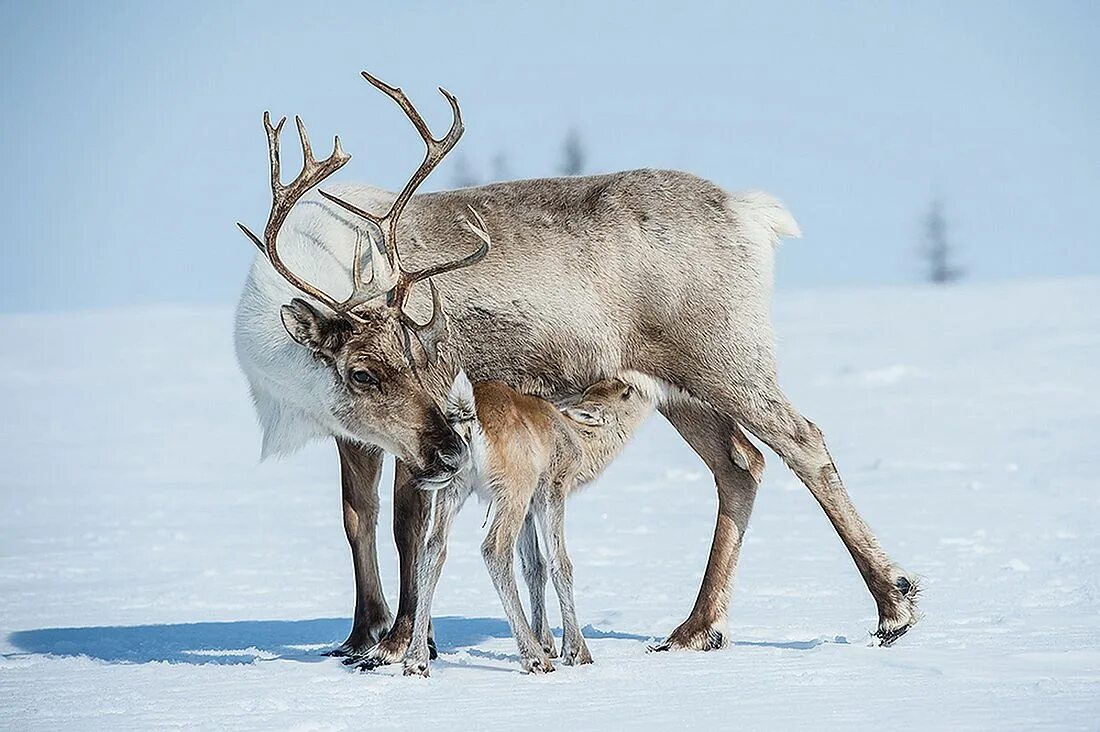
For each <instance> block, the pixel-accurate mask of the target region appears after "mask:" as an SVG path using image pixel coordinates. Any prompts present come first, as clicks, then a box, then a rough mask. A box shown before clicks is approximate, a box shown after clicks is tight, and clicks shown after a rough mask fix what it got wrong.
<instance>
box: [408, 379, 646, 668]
mask: <svg viewBox="0 0 1100 732" xmlns="http://www.w3.org/2000/svg"><path fill="white" fill-rule="evenodd" d="M653 391H654V390H653V389H652V388H651V386H650V385H649V384H645V383H638V384H632V383H628V382H627V381H624V380H620V379H610V380H607V381H601V382H599V383H597V384H594V385H592V386H590V387H589V388H588V389H587V390H586V391H585V393H584V395H583V397H582V398H581V400H580V402H579V403H578V404H576V405H574V406H571V407H568V408H565V409H560V410H559V409H558V408H557V407H555V406H554V405H553V404H551V403H550V402H548V401H546V400H545V399H540V398H538V397H533V396H528V395H525V394H521V393H519V392H517V391H515V390H513V389H511V388H510V387H508V386H506V385H504V384H503V383H500V382H495V381H489V382H481V383H478V384H477V385H471V384H470V381H469V379H467V377H466V375H465V373H459V375H458V377H457V378H456V379H455V382H454V385H453V386H452V388H451V392H450V395H449V397H448V399H447V408H446V415H447V419H448V421H449V422H450V423H451V424H452V426H453V427H454V428H455V431H456V432H458V433H459V435H460V436H461V437H462V438H463V440H464V441H465V448H464V452H465V454H464V455H461V456H458V459H457V460H454V461H453V462H454V463H455V464H458V465H460V467H459V469H458V471H457V473H455V474H454V475H453V476H451V477H449V478H447V479H446V480H444V481H441V482H440V481H436V482H432V481H422V482H421V483H420V486H421V488H423V489H424V490H431V491H434V496H433V500H432V525H431V529H430V530H429V533H428V539H427V545H426V548H425V550H424V551H423V552H421V555H420V558H419V560H418V564H417V572H416V582H417V603H416V615H415V622H414V625H413V636H412V643H411V645H410V647H409V652H408V655H407V656H406V657H405V674H406V675H422V676H427V675H428V654H429V649H428V623H429V621H430V616H431V607H432V596H433V595H434V593H435V588H436V584H437V583H438V581H439V575H440V573H441V571H442V569H443V562H444V560H445V558H446V553H447V537H448V535H449V533H450V530H451V525H452V522H453V520H454V517H455V516H456V515H457V514H458V511H459V510H460V509H461V508H462V505H463V504H464V503H465V502H466V499H467V498H469V496H470V494H471V493H475V492H476V493H477V494H478V495H479V496H480V497H481V498H483V499H484V500H487V501H489V502H490V506H491V509H490V510H493V511H494V513H493V519H492V524H491V526H490V528H489V532H488V534H487V535H486V537H485V541H484V543H483V544H482V545H481V552H482V555H483V556H484V558H485V564H486V566H487V567H488V569H489V575H490V576H491V577H492V580H493V585H494V586H495V587H496V590H497V593H498V594H499V595H500V599H501V602H502V603H503V605H504V612H505V614H506V615H507V616H508V624H509V625H510V626H511V629H512V635H513V636H515V639H516V643H517V645H518V646H519V652H520V656H521V663H522V664H523V667H524V668H525V669H526V670H527V671H530V672H532V673H545V672H549V671H553V670H554V667H553V665H552V663H551V662H550V659H551V658H552V657H554V656H555V651H554V639H553V636H552V635H551V633H550V625H549V623H548V622H547V619H546V607H545V589H546V562H545V559H544V557H543V555H542V552H541V550H540V548H539V543H538V535H537V532H536V528H535V523H536V522H537V523H538V526H539V529H540V530H541V532H542V536H543V540H544V541H545V543H546V545H547V546H546V548H547V552H548V554H549V560H550V561H549V565H550V576H551V577H552V579H553V582H554V589H555V591H556V592H557V595H558V600H559V601H560V603H561V615H562V626H563V638H562V659H563V661H564V662H565V663H566V664H569V665H574V664H583V663H591V662H592V656H591V654H590V653H589V652H588V647H587V646H586V645H585V642H584V636H583V635H582V634H581V631H580V625H579V624H578V623H577V615H576V610H575V608H574V602H573V565H572V563H571V562H570V561H569V554H568V553H567V552H566V549H565V527H564V522H565V500H566V498H568V497H569V495H570V494H571V493H572V492H573V491H575V490H577V489H578V488H579V487H581V486H583V485H585V484H587V483H589V482H591V481H592V480H593V479H595V478H596V477H597V476H598V475H599V474H600V473H602V472H603V470H604V468H606V467H607V465H608V464H609V463H610V462H611V460H612V459H613V458H614V457H615V456H616V455H617V454H618V453H619V451H620V450H621V449H622V448H623V446H624V445H625V444H626V442H627V440H629V439H630V436H631V435H632V434H633V433H634V431H635V429H637V427H638V426H639V425H640V424H641V423H642V421H643V420H644V419H645V418H646V416H647V415H648V414H649V413H650V412H652V411H653V408H654V406H655V405H656V396H655V394H654V393H653ZM517 539H518V541H519V554H520V562H521V564H522V567H523V575H524V579H525V580H526V582H527V585H528V589H529V591H530V593H531V622H530V623H528V622H527V618H526V617H525V616H524V614H523V607H522V606H521V604H520V599H519V591H518V589H517V587H516V578H515V573H514V571H513V567H514V564H513V556H514V552H515V549H516V542H517Z"/></svg>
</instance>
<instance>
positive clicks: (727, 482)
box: [655, 400, 764, 651]
mask: <svg viewBox="0 0 1100 732" xmlns="http://www.w3.org/2000/svg"><path fill="white" fill-rule="evenodd" d="M661 413H662V414H664V416H665V417H666V418H667V419H668V420H669V422H671V423H672V426H673V427H675V428H676V430H677V431H678V432H679V433H680V435H681V436H682V437H683V438H684V439H685V440H686V441H687V442H688V444H689V445H691V447H692V449H693V450H695V452H696V453H698V455H699V457H701V458H702V459H703V462H704V463H706V465H707V467H708V468H710V470H711V472H712V473H713V474H714V482H715V486H716V487H717V489H718V517H717V519H716V523H715V526H714V539H713V540H712V542H711V547H710V557H709V558H708V560H707V568H706V572H705V573H704V575H703V584H702V585H701V586H700V588H699V595H698V597H696V599H695V606H694V607H693V608H692V610H691V614H690V615H688V618H687V620H685V621H684V622H683V623H681V624H680V626H679V627H678V628H676V630H674V631H672V634H671V635H669V636H668V638H667V639H666V640H665V641H664V642H663V643H660V644H659V645H657V646H655V650H659V651H665V650H669V649H674V648H677V649H691V650H697V651H707V650H711V649H714V648H720V647H722V646H723V645H725V643H726V641H727V628H726V618H727V614H728V612H729V601H730V593H731V588H732V584H733V576H734V573H735V572H736V570H737V560H738V559H739V557H740V555H741V542H742V540H743V539H744V537H745V529H746V528H747V527H748V523H749V516H750V514H751V513H752V506H753V502H754V501H755V500H756V489H757V486H758V485H759V484H760V479H761V477H762V475H763V472H764V456H763V455H761V454H760V451H759V450H757V449H756V448H755V447H754V446H753V445H752V443H751V442H749V440H748V439H747V438H746V437H745V435H744V433H743V432H741V430H740V429H739V428H738V426H737V424H736V423H735V422H734V421H733V420H732V419H730V418H728V417H724V416H722V415H720V414H718V413H717V412H716V411H714V410H713V409H710V408H709V407H707V406H706V405H703V404H701V403H699V402H695V401H684V400H679V401H675V402H670V403H668V404H665V405H663V406H662V407H661Z"/></svg>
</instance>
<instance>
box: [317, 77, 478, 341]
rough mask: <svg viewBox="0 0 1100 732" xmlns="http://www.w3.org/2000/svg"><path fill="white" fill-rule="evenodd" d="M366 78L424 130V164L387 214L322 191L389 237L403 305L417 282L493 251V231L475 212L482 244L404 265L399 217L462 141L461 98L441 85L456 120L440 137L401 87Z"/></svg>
mask: <svg viewBox="0 0 1100 732" xmlns="http://www.w3.org/2000/svg"><path fill="white" fill-rule="evenodd" d="M363 78H364V79H366V80H367V81H368V82H370V83H371V85H372V86H374V87H375V88H376V89H378V90H380V91H381V92H383V93H384V94H385V95H386V96H388V97H389V98H390V99H392V100H393V101H394V102H396V103H397V106H399V107H400V108H401V110H402V111H403V112H404V113H405V116H407V117H408V118H409V121H410V122H412V124H413V127H415V128H416V131H417V132H418V133H420V137H421V139H422V140H423V141H424V146H425V148H426V150H425V153H424V160H423V162H421V163H420V167H419V168H417V169H416V172H415V173H413V175H412V177H411V178H409V182H408V183H406V184H405V187H404V188H402V189H401V193H399V194H398V195H397V198H396V199H394V202H393V205H391V206H390V210H389V211H387V212H386V214H385V215H384V216H376V215H375V214H372V213H370V212H368V211H364V210H363V209H361V208H359V207H358V206H355V205H353V204H351V203H348V202H347V201H344V200H343V199H340V198H338V197H336V196H333V195H331V194H329V193H326V192H325V191H320V193H321V195H322V196H324V197H325V198H327V199H328V200H330V201H332V202H333V203H335V204H337V205H338V206H340V207H342V208H344V209H345V210H347V211H349V212H351V213H353V214H355V215H356V216H360V217H362V218H364V219H366V220H367V221H369V222H371V223H372V224H374V225H375V226H377V227H378V229H379V230H380V231H381V232H382V236H383V238H384V239H385V242H384V245H385V248H386V252H387V255H388V259H389V264H390V272H391V274H392V275H393V276H394V277H395V282H394V286H393V290H392V291H391V293H390V304H392V305H394V306H395V307H398V308H402V307H404V305H405V301H406V300H407V299H408V297H409V292H410V290H411V288H412V286H413V284H414V283H416V282H418V281H420V280H424V279H428V278H430V277H434V276H436V275H440V274H443V273H444V272H450V271H452V270H456V269H461V268H462V267H469V266H470V265H473V264H476V263H477V262H480V261H481V260H482V259H483V258H484V257H485V255H486V254H488V253H489V246H490V241H489V235H488V233H487V232H486V231H485V222H484V221H483V220H482V219H481V217H480V216H479V215H478V214H477V212H474V216H475V217H476V218H477V220H478V224H479V227H475V226H474V225H473V224H471V223H470V222H469V221H467V222H466V223H467V226H469V228H470V229H471V230H472V231H473V232H474V233H475V234H476V235H477V236H478V238H479V239H481V240H482V245H481V246H480V247H479V248H478V249H477V250H476V251H474V252H473V253H472V254H470V255H468V256H466V257H463V258H461V259H457V260H454V261H451V262H443V263H440V264H436V265H432V266H431V267H425V268H424V269H419V270H406V269H404V268H402V266H401V254H400V252H399V250H398V247H397V222H398V219H399V218H400V217H401V212H402V211H403V210H404V209H405V205H406V204H407V203H408V202H409V199H410V198H412V195H413V193H415V192H416V189H417V188H418V187H419V186H420V184H421V183H423V182H424V179H425V178H427V177H428V175H430V174H431V172H432V171H433V170H435V168H436V167H437V166H438V165H439V163H440V162H441V161H442V160H443V158H444V157H446V155H447V153H449V152H450V151H451V150H452V149H453V148H454V146H455V145H456V144H457V143H458V140H459V138H461V137H462V133H463V131H464V129H465V128H464V127H463V125H462V110H460V109H459V107H458V100H457V99H455V96H454V95H453V94H451V93H450V92H449V91H447V90H446V89H444V88H443V87H439V92H440V93H441V94H442V95H443V96H444V97H445V98H446V99H447V101H448V102H449V103H450V105H451V114H452V120H451V128H450V129H449V130H448V131H447V134H446V135H444V136H443V137H442V138H440V139H436V138H435V137H433V136H432V132H431V130H429V129H428V125H427V124H426V123H425V122H424V118H423V117H421V116H420V113H419V112H417V111H416V108H415V107H414V106H413V104H412V102H410V101H409V98H408V97H407V96H405V92H403V91H402V90H401V89H400V87H395V86H390V85H389V84H387V83H385V82H384V81H381V80H379V79H377V78H375V77H373V76H371V75H370V74H368V73H367V72H366V71H364V72H363ZM471 210H472V209H471ZM435 300H436V299H435V298H433V302H435ZM434 320H435V311H434V310H433V316H432V320H430V321H428V322H429V324H430V323H432V322H433V321H434ZM424 327H426V326H424Z"/></svg>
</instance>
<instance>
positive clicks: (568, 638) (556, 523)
mask: <svg viewBox="0 0 1100 732" xmlns="http://www.w3.org/2000/svg"><path fill="white" fill-rule="evenodd" d="M536 510H537V513H538V517H539V523H540V524H541V525H542V533H543V536H544V537H545V538H546V551H547V554H548V555H549V557H550V577H551V578H552V579H553V582H554V591H555V592H557V594H558V602H559V603H561V625H562V641H561V657H562V660H563V661H564V662H565V663H566V664H567V665H569V666H578V665H581V664H585V663H592V654H591V653H589V651H588V645H587V644H586V643H585V642H584V635H583V634H582V633H581V628H580V624H579V623H578V622H577V608H576V605H575V603H574V598H573V562H571V561H570V560H569V552H568V551H566V548H565V498H564V496H561V495H555V496H551V497H550V498H549V499H548V500H546V501H545V503H544V504H543V505H541V506H539V507H538V508H537V509H536Z"/></svg>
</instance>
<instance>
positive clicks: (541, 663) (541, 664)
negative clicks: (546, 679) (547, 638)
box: [522, 657, 554, 674]
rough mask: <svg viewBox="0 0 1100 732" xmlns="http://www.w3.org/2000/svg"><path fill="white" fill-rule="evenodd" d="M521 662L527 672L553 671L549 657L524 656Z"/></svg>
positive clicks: (545, 672) (544, 672) (546, 672)
mask: <svg viewBox="0 0 1100 732" xmlns="http://www.w3.org/2000/svg"><path fill="white" fill-rule="evenodd" d="M522 664H523V669H524V670H525V671H526V672H527V673H529V674H549V673H553V672H554V664H553V663H551V662H550V658H549V657H545V658H524V659H523V661H522Z"/></svg>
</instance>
